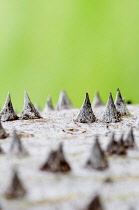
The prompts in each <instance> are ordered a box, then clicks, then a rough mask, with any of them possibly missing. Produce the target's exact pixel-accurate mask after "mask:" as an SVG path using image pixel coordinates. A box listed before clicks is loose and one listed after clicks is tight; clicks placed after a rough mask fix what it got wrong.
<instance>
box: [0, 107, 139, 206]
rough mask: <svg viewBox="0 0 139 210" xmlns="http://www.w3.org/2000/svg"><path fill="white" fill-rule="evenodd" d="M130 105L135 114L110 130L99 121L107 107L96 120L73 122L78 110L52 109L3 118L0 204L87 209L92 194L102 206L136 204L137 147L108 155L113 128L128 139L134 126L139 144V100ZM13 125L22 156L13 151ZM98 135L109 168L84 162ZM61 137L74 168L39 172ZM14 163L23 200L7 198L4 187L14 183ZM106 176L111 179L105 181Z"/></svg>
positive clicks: (138, 189) (96, 111)
mask: <svg viewBox="0 0 139 210" xmlns="http://www.w3.org/2000/svg"><path fill="white" fill-rule="evenodd" d="M127 107H128V109H129V111H130V113H131V116H130V117H122V121H119V122H117V123H109V127H108V128H109V129H106V127H107V126H106V125H107V124H106V123H105V122H102V121H101V119H102V115H103V113H104V111H105V107H103V106H102V107H101V108H95V109H94V115H95V116H96V117H97V122H94V123H89V124H88V123H75V122H74V120H73V119H75V117H76V116H77V114H78V112H79V110H78V109H72V110H61V111H53V112H48V113H47V114H46V115H45V118H44V119H34V120H15V121H6V122H3V123H2V126H3V128H4V129H5V131H6V132H7V133H8V134H9V136H8V137H7V138H6V139H4V140H3V139H2V140H0V146H1V148H2V149H3V150H4V153H5V154H0V162H1V164H0V167H1V170H0V186H1V187H0V197H1V199H0V206H2V208H3V209H6V210H10V209H14V210H19V209H20V210H38V209H40V210H45V209H47V210H57V209H58V210H59V209H60V210H71V209H73V210H74V209H75V210H78V209H83V208H87V207H88V206H89V205H88V204H90V203H91V200H92V198H94V196H95V195H96V194H99V195H100V196H101V203H102V205H103V208H104V210H117V209H122V210H127V209H130V206H133V208H134V207H138V206H139V199H138V197H139V187H138V177H139V151H138V150H136V149H134V147H133V148H128V149H126V153H127V154H126V155H118V154H113V155H111V154H109V155H107V146H108V144H109V142H110V140H111V136H112V133H115V136H114V139H115V141H116V142H117V143H118V142H119V141H120V138H121V135H123V140H124V142H125V141H126V139H127V136H128V133H129V129H130V128H131V127H132V131H133V135H134V142H135V143H136V145H137V147H139V131H138V130H137V128H136V127H135V122H136V119H137V118H138V114H139V105H128V106H127ZM13 129H16V130H17V134H18V137H19V138H20V141H21V143H22V145H23V146H24V148H26V149H27V151H28V152H29V154H30V155H29V156H25V157H22V158H18V157H17V156H13V155H12V156H10V155H9V149H10V146H11V142H12V140H13ZM96 136H98V138H99V144H100V147H101V148H102V150H103V152H105V156H106V158H107V160H108V163H109V167H108V168H106V169H105V170H102V171H101V170H96V169H93V168H86V167H84V165H85V163H86V162H87V161H88V158H89V157H90V151H91V149H92V147H93V145H95V139H96ZM61 142H62V143H63V146H64V155H65V157H66V161H67V162H68V163H69V164H70V167H71V168H72V170H71V171H70V173H64V174H63V173H50V172H47V171H41V170H40V166H42V163H44V162H45V160H48V157H49V153H50V151H51V150H53V151H57V148H58V146H59V144H60V143H61ZM131 142H132V141H131ZM52 164H53V163H52ZM13 167H16V168H17V169H18V172H19V177H20V178H21V180H22V185H23V186H24V188H25V190H26V192H27V194H26V196H24V197H22V199H20V200H19V199H17V198H15V199H12V200H10V202H9V200H8V199H7V198H6V197H5V191H7V187H8V186H9V183H11V171H12V168H13ZM108 177H110V178H111V179H112V182H109V181H108V182H106V181H105V180H106V179H107V178H108ZM135 209H137V208H135Z"/></svg>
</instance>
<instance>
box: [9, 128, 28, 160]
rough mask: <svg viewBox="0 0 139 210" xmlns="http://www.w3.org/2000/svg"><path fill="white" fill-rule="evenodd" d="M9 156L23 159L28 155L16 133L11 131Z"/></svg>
mask: <svg viewBox="0 0 139 210" xmlns="http://www.w3.org/2000/svg"><path fill="white" fill-rule="evenodd" d="M9 154H10V155H13V156H17V157H24V156H27V155H28V152H27V150H26V149H25V148H24V147H23V145H22V143H21V141H20V139H19V137H18V136H17V133H16V131H15V130H14V131H13V139H12V142H11V146H10V150H9Z"/></svg>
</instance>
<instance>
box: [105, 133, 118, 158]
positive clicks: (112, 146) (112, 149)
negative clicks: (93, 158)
mask: <svg viewBox="0 0 139 210" xmlns="http://www.w3.org/2000/svg"><path fill="white" fill-rule="evenodd" d="M117 145H118V143H117V141H116V140H115V134H114V133H112V135H111V138H110V141H109V143H108V145H107V150H106V151H107V153H108V154H109V155H113V154H115V153H116V151H117Z"/></svg>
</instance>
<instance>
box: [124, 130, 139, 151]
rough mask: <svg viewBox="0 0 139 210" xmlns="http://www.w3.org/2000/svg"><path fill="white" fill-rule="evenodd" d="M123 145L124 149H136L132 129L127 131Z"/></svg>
mask: <svg viewBox="0 0 139 210" xmlns="http://www.w3.org/2000/svg"><path fill="white" fill-rule="evenodd" d="M124 145H125V147H126V148H129V149H133V148H137V145H136V143H135V137H134V134H133V129H132V128H130V129H129V132H128V134H127V137H126V139H125V141H124Z"/></svg>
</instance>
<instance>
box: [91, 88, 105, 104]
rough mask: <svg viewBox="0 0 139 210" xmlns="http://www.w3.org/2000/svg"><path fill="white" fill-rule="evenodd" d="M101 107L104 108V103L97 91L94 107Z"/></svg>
mask: <svg viewBox="0 0 139 210" xmlns="http://www.w3.org/2000/svg"><path fill="white" fill-rule="evenodd" d="M100 106H104V103H103V102H102V100H101V98H100V94H99V92H98V90H97V91H96V93H95V96H94V99H93V102H92V107H100Z"/></svg>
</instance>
